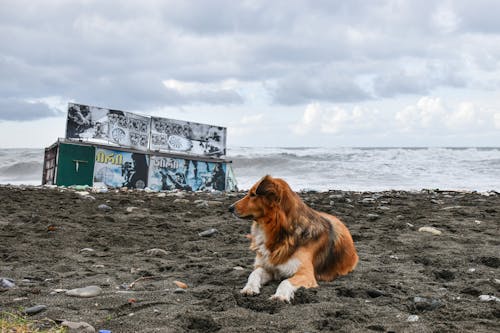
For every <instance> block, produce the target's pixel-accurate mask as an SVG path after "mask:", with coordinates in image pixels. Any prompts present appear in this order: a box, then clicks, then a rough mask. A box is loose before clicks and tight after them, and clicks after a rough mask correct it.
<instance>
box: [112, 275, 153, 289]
mask: <svg viewBox="0 0 500 333" xmlns="http://www.w3.org/2000/svg"><path fill="white" fill-rule="evenodd" d="M159 278H160V277H159V276H141V277H140V278H138V279H136V280H134V281H132V283H130V284H129V285H128V286H127V285H125V286H126V288H125V289H132V288H134V286H135V285H136V283H137V282H141V281H146V280H156V279H159ZM122 286H123V285H121V286H120V287H122Z"/></svg>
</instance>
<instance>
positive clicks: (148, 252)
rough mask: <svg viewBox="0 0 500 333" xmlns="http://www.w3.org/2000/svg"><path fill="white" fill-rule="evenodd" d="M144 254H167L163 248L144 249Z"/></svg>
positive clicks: (157, 255)
mask: <svg viewBox="0 0 500 333" xmlns="http://www.w3.org/2000/svg"><path fill="white" fill-rule="evenodd" d="M146 254H147V255H148V256H154V257H164V256H167V255H168V252H167V251H165V250H163V249H149V250H147V251H146Z"/></svg>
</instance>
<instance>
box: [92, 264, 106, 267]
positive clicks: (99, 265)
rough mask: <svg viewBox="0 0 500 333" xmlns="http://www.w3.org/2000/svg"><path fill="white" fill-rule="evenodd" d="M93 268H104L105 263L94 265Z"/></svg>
mask: <svg viewBox="0 0 500 333" xmlns="http://www.w3.org/2000/svg"><path fill="white" fill-rule="evenodd" d="M92 267H93V268H104V265H103V264H95V265H92Z"/></svg>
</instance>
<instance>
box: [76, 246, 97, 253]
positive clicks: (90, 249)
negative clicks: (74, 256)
mask: <svg viewBox="0 0 500 333" xmlns="http://www.w3.org/2000/svg"><path fill="white" fill-rule="evenodd" d="M78 252H80V253H82V252H83V253H88V252H95V250H94V249H92V248H90V247H84V248H83V249H81V250H80V251H78Z"/></svg>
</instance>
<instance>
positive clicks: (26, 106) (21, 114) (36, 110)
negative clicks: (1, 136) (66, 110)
mask: <svg viewBox="0 0 500 333" xmlns="http://www.w3.org/2000/svg"><path fill="white" fill-rule="evenodd" d="M58 114H60V113H58V112H57V111H56V110H54V109H51V108H50V107H49V106H48V105H47V104H45V103H40V102H34V103H28V102H25V101H21V100H16V99H4V98H0V121H1V120H20V121H29V120H36V119H42V118H46V117H54V116H57V115H58Z"/></svg>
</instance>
